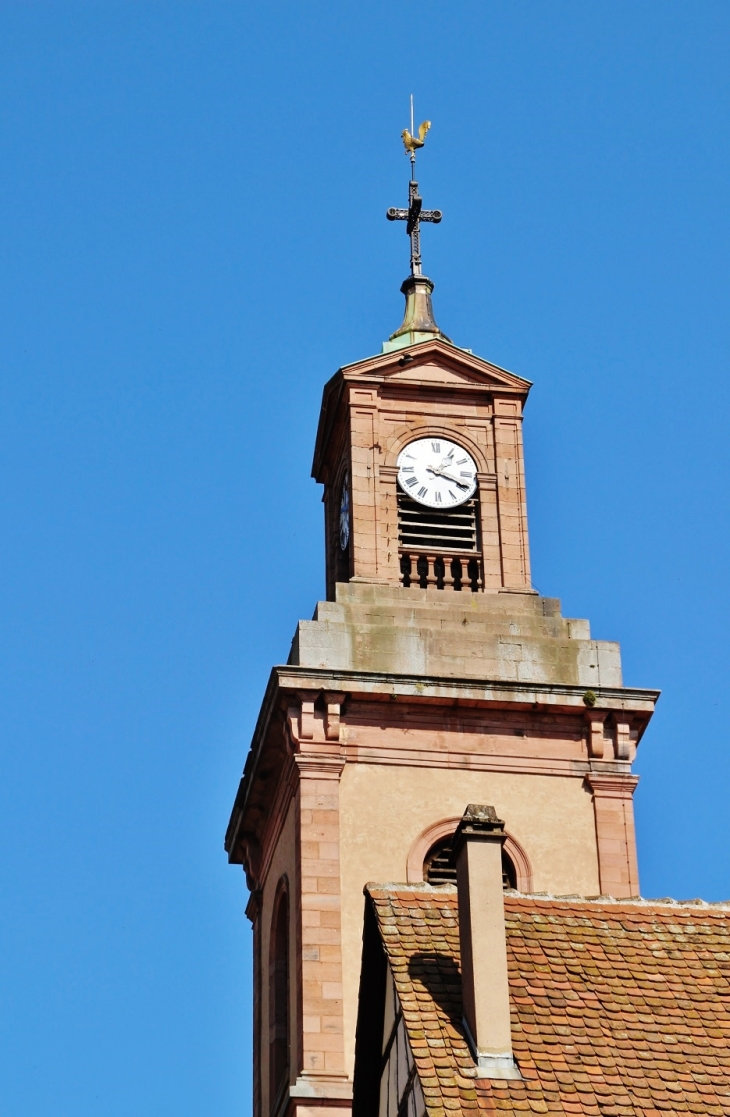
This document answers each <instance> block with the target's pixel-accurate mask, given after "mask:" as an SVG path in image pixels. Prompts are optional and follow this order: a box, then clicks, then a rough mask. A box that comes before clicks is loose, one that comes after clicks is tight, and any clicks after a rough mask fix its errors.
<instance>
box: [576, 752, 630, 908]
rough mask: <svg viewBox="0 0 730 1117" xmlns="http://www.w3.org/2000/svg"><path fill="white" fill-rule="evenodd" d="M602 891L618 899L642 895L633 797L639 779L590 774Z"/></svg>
mask: <svg viewBox="0 0 730 1117" xmlns="http://www.w3.org/2000/svg"><path fill="white" fill-rule="evenodd" d="M586 780H587V783H588V785H589V787H590V789H591V791H592V792H593V809H594V811H595V816H596V843H597V848H598V872H599V878H600V882H601V892H602V894H604V895H606V896H614V897H615V898H616V899H627V898H629V897H631V896H638V895H639V865H638V861H637V857H636V830H635V827H634V801H633V794H634V790H635V789H636V785H637V784H638V782H639V777H638V776H632V775H630V774H629V773H626V774H623V773H615V774H614V773H599V772H591V773H590V774H589V775H588V776H587V777H586Z"/></svg>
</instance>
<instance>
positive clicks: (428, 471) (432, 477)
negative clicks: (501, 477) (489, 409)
mask: <svg viewBox="0 0 730 1117" xmlns="http://www.w3.org/2000/svg"><path fill="white" fill-rule="evenodd" d="M397 466H398V484H399V485H400V487H401V489H402V490H403V492H404V493H408V496H410V497H412V498H413V500H417V501H418V503H419V504H425V505H426V506H427V507H428V508H455V507H456V506H457V505H458V504H463V503H464V501H465V500H469V499H470V498H471V497H473V496H474V493H475V492H476V487H477V467H476V465H475V463H474V459H473V458H472V456H471V454H469V453H468V451H466V450H464V449H463V448H462V447H461V446H459V445H458V443H456V442H449V441H448V439H445V438H417V439H416V440H415V442H411V443H409V444H408V446H406V447H405V449H403V450H401V452H400V454H399V455H398V461H397Z"/></svg>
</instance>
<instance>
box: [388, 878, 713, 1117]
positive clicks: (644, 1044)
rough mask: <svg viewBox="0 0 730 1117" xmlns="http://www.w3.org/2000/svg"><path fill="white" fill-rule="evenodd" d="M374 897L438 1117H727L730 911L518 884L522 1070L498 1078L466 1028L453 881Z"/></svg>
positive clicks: (430, 1107)
mask: <svg viewBox="0 0 730 1117" xmlns="http://www.w3.org/2000/svg"><path fill="white" fill-rule="evenodd" d="M367 891H368V893H369V895H370V896H371V898H372V901H373V904H374V906H375V911H376V914H377V918H378V924H379V927H380V931H381V934H382V936H383V942H384V945H385V949H386V953H387V955H388V958H389V961H390V965H391V969H392V971H393V976H394V979H395V983H396V987H397V989H398V995H399V997H400V1000H401V1004H402V1006H403V1015H404V1020H405V1022H406V1026H407V1028H408V1032H409V1037H410V1040H411V1046H412V1049H413V1054H414V1058H415V1061H416V1065H417V1068H418V1073H419V1077H420V1079H421V1082H422V1083H423V1084H424V1095H425V1097H426V1105H427V1113H428V1117H451V1115H454V1117H455V1115H456V1114H464V1115H466V1114H470V1113H471V1114H474V1113H476V1112H477V1111H480V1112H489V1113H505V1114H506V1113H518V1114H530V1113H547V1114H555V1115H558V1114H562V1115H568V1117H623V1115H627V1117H667V1115H668V1114H670V1115H671V1114H718V1115H728V1117H730V907H728V906H722V907H720V906H717V907H711V906H708V905H706V904H701V903H700V902H697V903H695V904H694V905H692V904H675V903H672V902H671V901H667V902H665V901H656V902H654V903H648V902H643V901H642V902H635V901H624V902H621V901H611V900H609V899H607V898H603V897H602V898H599V899H598V900H582V899H578V898H572V897H568V898H563V899H553V898H550V897H545V896H540V897H536V896H521V895H518V894H516V893H507V894H506V895H505V919H506V926H507V951H508V963H509V971H510V999H511V1007H512V1040H513V1048H514V1053H515V1057H516V1059H517V1062H518V1064H519V1067H520V1071H521V1073H522V1076H523V1078H522V1081H514V1082H513V1081H508V1082H500V1081H493V1080H488V1079H481V1078H475V1077H474V1076H473V1073H474V1072H473V1062H472V1059H471V1055H470V1052H469V1048H468V1046H467V1044H466V1040H465V1038H464V1034H463V1031H462V1026H461V1016H462V1005H461V975H460V970H459V928H458V912H457V905H456V889H455V888H453V887H450V886H442V887H440V888H429V887H428V886H418V887H412V886H411V887H404V886H398V885H382V886H376V885H370V886H368V889H367ZM475 1107H476V1108H475Z"/></svg>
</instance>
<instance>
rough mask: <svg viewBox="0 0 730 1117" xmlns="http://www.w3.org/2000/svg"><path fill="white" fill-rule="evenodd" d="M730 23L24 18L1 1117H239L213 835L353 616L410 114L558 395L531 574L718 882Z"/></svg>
mask: <svg viewBox="0 0 730 1117" xmlns="http://www.w3.org/2000/svg"><path fill="white" fill-rule="evenodd" d="M729 31H730V8H728V5H727V4H726V3H715V2H709V0H698V2H695V3H692V4H686V3H677V2H673V0H664V2H662V3H661V4H659V3H656V2H653V3H652V2H647V3H644V4H635V3H632V2H627V0H612V2H611V3H607V2H603V0H601V2H598V0H597V2H594V3H591V4H586V3H585V2H584V0H562V2H561V0H552V2H551V3H550V4H545V3H543V2H539V0H521V2H520V3H516V2H514V0H513V2H511V3H507V2H490V0H488V2H484V0H479V2H458V0H457V2H453V3H450V4H437V3H433V2H431V0H423V2H421V3H419V4H418V5H394V4H385V3H374V2H373V3H371V2H365V3H361V4H359V5H357V6H355V5H348V4H339V3H333V2H328V3H318V2H313V3H307V4H300V3H285V4H281V3H279V4H275V3H270V4H268V5H266V6H264V5H260V4H257V5H254V4H250V3H218V2H215V0H206V2H205V3H184V2H183V3H158V2H155V0H151V2H145V3H137V2H118V3H106V2H103V0H97V2H91V0H89V2H88V3H83V4H81V3H79V4H74V3H65V2H63V0H60V2H59V0H55V2H53V3H46V4H41V3H20V2H17V3H2V4H0V60H1V64H0V153H1V154H0V211H1V213H2V217H1V219H0V284H1V285H2V286H1V290H0V318H1V322H0V376H1V377H2V395H1V403H2V406H1V407H0V470H1V471H2V477H1V479H0V509H1V512H2V523H3V527H4V532H3V544H2V547H1V548H0V624H1V632H2V640H1V642H0V687H1V698H2V705H1V707H0V708H1V709H2V756H3V777H4V778H3V779H2V781H1V782H0V830H1V832H2V848H3V858H2V862H1V863H0V880H1V884H0V887H1V889H2V900H3V902H2V908H1V913H0V997H1V999H2V1005H3V1009H2V1014H1V1016H0V1111H2V1112H3V1113H8V1114H13V1117H40V1115H41V1114H43V1117H45V1115H46V1114H48V1113H49V1112H52V1113H53V1114H54V1115H55V1117H92V1115H93V1117H95V1115H97V1114H101V1113H103V1114H104V1115H105V1117H127V1115H129V1114H130V1113H135V1114H139V1115H141V1117H146V1115H149V1117H164V1115H166V1114H173V1113H174V1114H175V1117H203V1115H205V1117H208V1115H209V1114H213V1113H215V1114H216V1115H217V1117H229V1115H230V1117H232V1115H234V1114H240V1113H246V1112H248V1111H249V1097H250V1055H249V1051H250V1046H249V1045H250V1016H251V1006H250V977H249V974H250V957H249V951H250V938H249V931H248V925H247V923H246V920H245V918H244V914H243V909H244V904H245V899H246V896H245V889H244V886H243V880H242V876H241V874H240V870H238V869H234V868H229V867H228V866H227V864H226V860H225V856H224V854H223V850H222V841H223V834H224V831H225V826H226V822H227V819H228V813H229V809H230V805H231V802H232V799H233V795H234V793H235V789H236V786H237V781H238V778H239V775H240V770H241V767H242V765H243V761H244V757H245V753H246V749H247V746H248V741H249V737H250V733H251V730H252V727H253V723H254V720H255V716H256V713H257V710H258V703H259V701H260V698H261V695H262V692H263V687H264V685H265V680H266V678H267V675H268V671H269V668H270V666H271V664H272V663H275V662H281V661H282V660H283V659H285V658H286V655H287V653H288V648H289V641H290V639H291V636H292V633H293V630H294V627H295V624H296V621H297V619H298V618H300V617H306V616H309V615H311V612H312V609H313V606H314V604H315V602H316V600H317V598H318V597H320V596H322V593H323V559H322V523H321V505H320V494H319V492H318V490H317V486H315V484H314V482H313V481H311V479H310V476H309V472H310V466H311V453H312V449H313V443H314V434H315V428H316V421H317V415H318V409H319V401H320V395H321V388H322V385H323V383H324V381H325V380H326V379H328V378H329V376H330V375H331V374H332V373H333V372H334V371H335V370H336V368H337V367H338V366H339V365H341V364H343V363H345V362H348V361H352V360H356V359H357V358H359V357H363V356H367V355H369V354H371V353H374V352H376V351H378V350H379V347H380V344H381V342H382V340H383V339H384V338H385V337H387V336H388V334H390V333H391V332H392V331H393V330H394V329H395V328H396V326H397V325H398V324H399V323H400V320H401V313H402V297H401V295H400V293H399V290H398V288H399V285H400V282H401V280H402V279H403V278H404V276H405V274H406V271H407V263H408V257H407V241H406V238H405V236H404V235H403V228H402V226H397V227H396V226H394V225H391V224H389V223H388V222H387V221H386V220H385V209H386V208H387V207H388V206H391V205H403V204H404V202H405V200H406V184H407V175H408V166H407V160H406V159H405V156H404V154H403V152H402V148H401V147H400V142H399V132H400V130H401V128H402V127H403V126H404V125H405V124H406V122H407V116H406V114H407V103H408V95H409V94H410V93H411V92H413V93H414V94H415V97H416V115H417V117H418V118H419V119H420V118H422V117H424V116H428V117H430V119H431V120H432V121H433V128H432V131H431V133H430V135H429V139H428V145H427V148H426V150H425V152H424V153H423V156H422V158H421V159H420V161H419V174H420V182H421V186H422V193H423V196H424V201H425V204H426V205H427V206H432V207H439V208H441V209H443V211H444V220H443V223H442V224H441V225H440V226H439V227H438V228H433V227H430V228H428V229H426V230H425V231H424V234H423V252H424V263H425V270H426V271H427V273H428V274H429V275H431V277H432V278H433V279H434V280H435V282H436V291H435V295H434V302H435V309H436V316H437V320H438V322H439V324H440V325H441V327H442V328H443V329H444V330H445V332H446V333H448V334H449V335H450V336H451V337H453V338H454V340H455V341H456V342H457V343H458V344H460V345H463V346H468V347H471V348H473V349H474V350H475V351H476V352H477V353H479V354H480V355H482V356H484V357H487V358H489V359H490V360H493V361H495V362H496V363H497V364H500V365H503V366H505V367H507V368H509V369H513V370H514V371H515V372H517V373H519V374H520V375H522V376H525V377H527V378H528V379H530V380H532V381H534V384H535V387H534V389H533V392H532V395H531V398H530V402H529V406H528V417H527V420H526V424H525V438H526V453H527V469H528V476H527V480H528V501H529V516H530V529H531V543H532V560H533V573H534V581H535V585H536V586H537V587H538V588H539V590H540V591H541V592H543V593H545V594H549V595H552V596H559V597H561V598H562V600H563V606H564V611H565V613H566V614H567V615H569V616H582V617H589V618H590V619H591V622H592V626H593V631H594V633H595V634H596V635H597V636H598V637H600V638H605V639H618V640H620V641H621V643H622V647H623V656H624V667H625V679H626V682H627V684H629V685H635V686H649V687H654V686H656V687H661V688H662V690H663V695H662V698H661V701H660V704H659V708H658V711H657V714H656V717H655V720H654V723H653V725H652V727H651V729H650V731H649V732H648V733H647V735H646V737H645V739H644V741H643V743H642V745H641V748H640V752H639V758H638V762H637V771H638V772H639V773H640V774H641V776H642V781H641V784H640V787H639V790H638V792H637V800H636V802H637V820H638V831H639V841H640V846H639V855H640V870H641V877H642V890H643V892H644V893H645V894H646V895H649V896H657V895H667V894H669V895H675V896H680V897H689V896H696V895H701V896H704V897H706V898H708V899H719V898H725V897H728V896H730V862H729V861H728V857H727V849H728V840H729V838H730V833H729V824H728V811H727V799H728V781H729V777H730V760H729V758H728V757H729V751H730V750H729V746H730V732H729V731H728V724H727V714H726V710H725V701H724V698H723V695H724V694H725V692H726V689H727V675H728V670H729V668H730V663H729V658H730V657H729V654H728V640H727V636H726V632H727V629H728V621H729V620H730V617H729V615H728V614H729V612H730V608H729V605H728V592H727V571H728V558H729V554H728V552H729V549H730V537H729V532H728V465H729V462H728V457H729V453H730V451H729V449H728V437H727V424H728V404H729V403H730V389H729V387H728V372H729V369H728V352H729V349H730V346H729V342H730V337H729V336H728V334H729V330H728V275H729V269H728V258H729V253H728V248H729V247H730V246H729V244H728V239H729V237H728V198H729V197H730V190H729V186H730V182H729V181H728V180H729V177H730V175H729V173H728V172H729V158H730V157H729V155H728V152H730V142H729V141H730V136H729V135H728V100H729V91H730V81H729V77H728V74H729V72H730V71H729V69H728V65H727V58H728V33H729ZM262 463H263V464H264V466H265V468H264V469H263V470H262V468H261V466H262Z"/></svg>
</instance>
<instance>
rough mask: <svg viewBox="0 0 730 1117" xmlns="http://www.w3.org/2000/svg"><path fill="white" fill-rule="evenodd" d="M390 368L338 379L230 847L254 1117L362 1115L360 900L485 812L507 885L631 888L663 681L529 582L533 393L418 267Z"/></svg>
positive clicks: (439, 873) (412, 196)
mask: <svg viewBox="0 0 730 1117" xmlns="http://www.w3.org/2000/svg"><path fill="white" fill-rule="evenodd" d="M427 131H428V126H427V122H425V123H424V124H423V125H421V128H420V129H419V133H418V136H415V135H414V129H413V125H411V129H410V131H409V130H406V131H405V132H404V136H403V138H404V143H405V146H406V151H407V152H408V153H409V156H410V158H411V181H410V183H409V205H408V208H407V209H403V210H397V209H392V210H389V211H388V217H389V219H391V220H394V221H398V220H404V221H405V222H406V229H407V232H408V235H409V238H410V245H411V274H410V276H409V277H408V279H407V280H406V281H405V283H404V284H403V286H402V291H403V293H404V295H405V301H406V307H405V315H404V320H403V323H402V325H401V326H400V328H399V329H398V330H396V332H395V333H394V334H393V335H392V336H391V337H390V338H389V340H388V341H387V342H385V343H384V345H383V348H382V351H381V353H379V354H377V355H376V356H373V357H368V358H366V359H364V360H362V361H358V362H356V363H355V364H351V365H347V366H345V367H343V368H341V369H339V370H338V371H337V372H336V373H335V375H334V376H333V377H331V379H330V380H329V381H328V382H327V383H326V385H325V388H324V395H323V400H322V409H321V414H320V420H319V427H318V431H317V437H316V445H315V452H314V463H313V476H314V477H315V479H316V480H317V481H318V482H319V483H321V484H322V485H323V487H324V493H323V500H324V521H325V556H326V567H327V600H326V601H323V602H319V603H318V605H317V607H316V609H315V612H314V617H313V619H312V620H311V621H300V623H299V625H298V626H297V630H296V633H295V635H294V639H293V641H292V646H291V650H290V653H289V656H288V659H287V662H286V663H285V664H282V665H280V666H276V667H274V668H273V669H272V672H271V675H270V678H269V682H268V686H267V688H266V693H265V695H264V698H263V702H262V706H261V712H260V714H259V718H258V721H257V724H256V728H255V730H254V735H253V739H252V742H251V748H250V752H249V755H248V757H247V760H246V764H245V768H244V772H243V777H242V780H241V783H240V785H239V788H238V792H237V795H236V798H235V802H234V806H233V811H232V814H231V819H230V822H229V825H228V830H227V833H226V840H225V847H226V850H227V852H228V856H229V859H230V861H231V862H232V863H234V864H239V865H242V866H243V868H244V870H245V873H246V883H247V885H248V888H249V890H250V899H249V903H248V907H247V914H248V916H249V918H250V919H251V921H252V923H253V932H254V975H253V986H254V1005H253V1011H254V1037H255V1038H254V1083H255V1085H254V1115H255V1117H280V1115H284V1114H286V1115H290V1114H291V1115H293V1114H297V1115H298V1117H314V1115H315V1113H317V1114H318V1113H321V1111H322V1110H323V1109H324V1108H327V1109H329V1110H332V1109H338V1110H341V1111H343V1113H344V1112H349V1109H350V1105H351V1097H352V1069H353V1059H354V1044H355V1023H356V1009H357V995H358V982H359V974H360V955H361V948H362V917H363V895H362V892H363V887H364V885H365V884H366V883H367V882H368V881H410V882H418V881H423V880H426V881H429V882H430V883H432V884H438V883H439V882H440V881H445V880H450V879H454V874H455V861H454V854H453V851H452V848H451V841H452V838H453V836H454V834H455V831H456V828H457V825H458V823H459V821H460V819H461V817H462V815H463V812H464V809H465V807H466V805H467V804H469V803H491V804H494V806H495V808H496V811H497V812H498V814H499V817H500V818H501V819H503V820H504V822H505V833H506V836H505V840H504V846H503V849H504V854H503V861H502V869H503V880H504V884H505V887H512V888H516V889H518V890H519V891H522V892H530V891H543V892H550V893H553V894H566V893H579V894H582V895H587V896H590V895H598V894H602V893H603V894H610V895H612V896H614V897H627V896H635V895H637V894H638V889H639V884H638V869H637V861H636V847H635V838H634V828H633V804H632V795H633V791H634V788H635V786H636V783H637V777H636V776H635V775H633V773H632V769H631V765H632V762H633V760H634V757H635V753H636V748H637V745H638V743H639V740H640V738H641V735H642V733H643V732H644V729H645V728H646V725H647V724H648V721H649V718H650V717H651V714H652V712H653V709H654V704H655V702H656V700H657V697H658V694H657V692H656V691H650V690H639V689H631V688H627V687H624V686H623V684H622V679H621V662H620V653H619V648H618V645H617V644H613V643H607V642H604V641H597V640H593V639H592V638H591V634H590V628H589V624H588V622H587V621H585V620H571V619H567V618H564V617H562V615H561V612H560V604H559V602H558V601H557V600H555V599H554V598H546V597H542V596H540V595H539V594H538V592H537V591H536V590H535V589H534V588H533V586H532V583H531V576H530V558H529V546H528V532H527V510H526V499H525V477H524V462H523V450H522V428H521V424H522V413H523V408H524V405H525V402H526V400H527V396H528V392H529V388H530V384H529V383H528V382H527V381H526V380H524V379H522V378H521V377H519V376H516V375H515V374H514V373H511V372H507V371H506V370H504V369H502V368H499V367H498V366H496V365H494V364H491V363H490V362H489V361H486V360H484V359H482V358H480V357H477V356H475V355H474V354H473V353H472V352H471V351H470V350H468V349H463V348H460V347H459V346H457V345H455V344H454V343H453V342H452V341H451V340H450V339H449V338H448V337H446V335H445V334H443V333H442V332H441V330H440V329H439V328H438V326H437V325H436V323H435V320H434V315H433V308H432V301H431V296H432V291H433V284H432V283H431V281H430V280H429V279H427V278H426V277H425V276H424V275H423V274H422V271H421V251H420V222H421V221H430V222H431V223H437V222H438V221H440V220H441V214H440V213H439V211H437V210H430V211H429V210H424V209H423V208H422V200H421V198H420V195H419V193H418V184H417V182H416V181H415V172H414V167H415V150H416V148H418V147H420V146H423V142H424V138H425V134H426V132H427Z"/></svg>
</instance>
